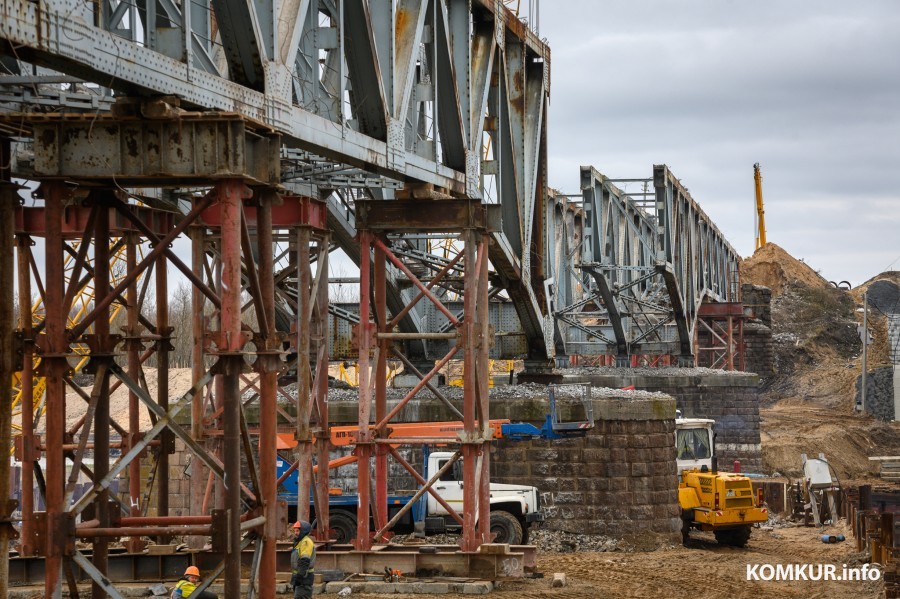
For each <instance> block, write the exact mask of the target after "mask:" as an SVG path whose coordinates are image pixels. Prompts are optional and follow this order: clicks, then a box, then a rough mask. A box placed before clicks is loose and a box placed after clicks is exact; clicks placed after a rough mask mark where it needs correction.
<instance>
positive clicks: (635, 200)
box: [553, 165, 740, 366]
mask: <svg viewBox="0 0 900 599" xmlns="http://www.w3.org/2000/svg"><path fill="white" fill-rule="evenodd" d="M616 183H619V184H620V185H621V184H627V185H630V186H632V187H634V186H637V187H638V188H639V189H638V191H634V192H625V191H623V190H622V189H620V188H619V187H618V186H617V185H616ZM581 191H582V198H581V202H569V201H568V200H567V198H565V197H563V196H559V197H556V198H555V200H556V201H555V205H556V209H555V214H556V225H555V226H556V231H558V234H556V235H555V240H556V258H557V262H556V263H555V264H554V265H553V268H554V272H555V273H556V275H557V276H556V279H555V281H556V282H557V287H556V289H555V290H554V291H555V293H554V296H553V300H554V306H553V310H554V316H555V318H556V323H557V332H558V336H559V337H558V338H559V339H560V341H561V344H562V346H563V349H564V351H565V353H567V354H575V355H582V356H585V355H586V356H591V355H594V356H596V355H612V356H615V359H616V362H617V364H619V365H621V366H625V365H629V364H632V363H633V360H632V357H633V356H636V355H673V356H677V357H678V359H679V361H681V362H682V363H690V364H693V363H694V361H695V355H696V350H695V347H694V346H695V341H694V340H695V338H696V335H697V331H698V326H699V325H698V322H699V318H700V315H701V310H700V307H701V305H702V304H703V303H704V302H734V301H736V299H737V297H738V293H739V285H738V265H739V263H740V257H739V255H738V254H737V252H736V251H735V250H734V248H732V247H731V245H730V244H729V243H728V242H727V241H726V239H725V237H724V235H722V233H721V231H719V229H718V228H717V227H716V226H715V224H713V222H712V221H711V220H710V218H709V217H708V216H707V215H706V214H705V213H704V212H703V210H702V209H700V206H699V205H698V204H697V202H696V201H695V200H694V199H693V198H691V196H690V194H689V193H688V191H687V190H686V189H685V188H684V187H683V186H682V185H681V183H680V182H679V181H678V179H677V178H676V177H675V176H674V175H673V174H672V172H671V171H670V170H669V168H668V167H667V166H665V165H657V166H654V168H653V177H652V178H647V179H619V180H615V179H610V178H608V177H606V176H604V175H602V174H601V173H599V172H598V171H597V170H596V169H594V168H592V167H582V168H581ZM567 273H568V275H569V276H566V274H567Z"/></svg>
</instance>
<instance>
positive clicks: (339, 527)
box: [328, 511, 356, 544]
mask: <svg viewBox="0 0 900 599" xmlns="http://www.w3.org/2000/svg"><path fill="white" fill-rule="evenodd" d="M328 526H329V527H330V528H331V530H333V531H334V538H335V540H336V541H337V542H338V543H341V544H343V543H349V542H350V541H352V540H353V539H355V538H356V516H354V515H353V514H351V513H350V512H345V511H334V512H331V513H330V514H329V515H328Z"/></svg>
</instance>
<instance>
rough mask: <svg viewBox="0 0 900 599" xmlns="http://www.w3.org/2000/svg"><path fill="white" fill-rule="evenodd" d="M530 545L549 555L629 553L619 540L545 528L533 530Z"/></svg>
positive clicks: (530, 535)
mask: <svg viewBox="0 0 900 599" xmlns="http://www.w3.org/2000/svg"><path fill="white" fill-rule="evenodd" d="M528 537H529V538H528V544H529V545H535V546H537V548H538V550H539V551H544V552H548V553H573V552H575V551H627V550H628V548H627V547H626V546H624V545H623V543H622V542H621V541H619V540H617V539H613V538H610V537H605V536H602V535H580V534H573V533H569V532H558V531H555V530H546V529H543V528H539V529H535V530H532V531H531V532H530V533H529V535H528Z"/></svg>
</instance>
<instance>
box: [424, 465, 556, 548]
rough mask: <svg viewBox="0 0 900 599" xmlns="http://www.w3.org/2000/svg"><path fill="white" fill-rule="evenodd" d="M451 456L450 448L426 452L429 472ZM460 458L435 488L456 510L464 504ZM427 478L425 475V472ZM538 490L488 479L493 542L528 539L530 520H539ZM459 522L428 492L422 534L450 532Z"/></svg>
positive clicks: (518, 542) (540, 518) (437, 468)
mask: <svg viewBox="0 0 900 599" xmlns="http://www.w3.org/2000/svg"><path fill="white" fill-rule="evenodd" d="M452 456H453V453H452V452H444V451H436V452H433V453H432V454H431V455H429V456H428V470H427V471H428V472H429V473H432V472H437V471H438V470H440V469H441V468H442V467H443V466H444V465H445V464H446V463H447V461H448V460H449V459H451V457H452ZM462 473H463V469H462V460H461V459H460V460H458V461H457V462H456V463H454V464H453V467H452V468H450V469H449V470H448V471H447V472H445V473H444V474H443V476H441V478H440V479H439V480H438V481H436V482H435V484H434V489H435V490H436V491H437V492H438V494H439V495H440V496H441V498H442V499H443V500H444V501H446V502H447V503H448V504H449V505H450V507H452V508H454V509H455V510H456V511H457V512H461V511H462V508H463V480H462V478H463V474H462ZM426 478H428V477H427V476H426ZM538 502H539V493H538V490H537V489H536V488H535V487H530V486H527V485H506V484H500V483H491V532H493V533H496V535H497V536H496V537H495V538H494V543H509V544H510V545H522V544H525V543H527V542H528V530H529V528H530V527H531V525H532V524H534V523H536V522H542V521H543V519H544V518H543V516H542V515H541V513H540V505H539V503H538ZM454 528H456V529H458V528H459V525H458V524H457V523H456V521H455V520H453V519H452V518H451V517H450V515H449V514H448V512H447V510H445V509H444V507H443V506H442V505H441V504H440V503H438V502H437V500H436V499H435V498H434V497H433V496H432V495H430V494H429V495H428V500H427V508H426V516H425V534H436V533H440V532H444V531H447V532H453V529H454Z"/></svg>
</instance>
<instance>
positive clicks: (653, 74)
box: [540, 0, 900, 284]
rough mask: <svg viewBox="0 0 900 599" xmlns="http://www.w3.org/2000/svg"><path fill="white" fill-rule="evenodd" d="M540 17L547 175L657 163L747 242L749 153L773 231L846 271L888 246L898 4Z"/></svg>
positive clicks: (746, 250) (561, 181)
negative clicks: (547, 50) (546, 89)
mask: <svg viewBox="0 0 900 599" xmlns="http://www.w3.org/2000/svg"><path fill="white" fill-rule="evenodd" d="M540 27H541V31H540V33H541V35H542V36H546V37H547V38H548V40H549V43H550V47H551V52H552V62H551V68H552V70H551V76H552V83H551V85H552V88H551V89H552V93H551V106H550V114H549V143H550V148H549V156H550V163H549V167H550V183H551V185H553V186H554V187H557V188H560V189H562V190H564V191H566V192H569V193H571V192H576V191H577V189H578V166H579V165H581V164H592V165H594V166H596V167H597V168H598V169H600V170H601V171H603V172H604V173H605V174H607V175H609V176H611V177H614V178H615V177H636V176H650V174H651V166H652V164H654V163H666V164H668V165H669V166H670V167H671V168H672V170H673V172H674V173H675V174H676V175H677V176H678V177H680V178H681V180H682V182H683V183H684V184H685V185H686V186H687V187H688V188H689V189H690V190H691V194H692V195H693V196H694V198H695V199H697V200H698V201H699V202H700V204H701V206H702V207H703V209H704V210H705V211H706V212H707V213H708V214H709V215H710V216H711V217H712V218H713V219H714V220H715V221H716V223H717V224H718V225H719V227H720V229H721V230H722V231H723V232H724V233H725V234H726V235H727V236H728V237H729V240H730V241H731V242H732V244H733V245H734V246H735V247H736V248H737V249H738V250H739V251H740V252H741V253H743V254H745V255H749V254H750V253H751V252H752V249H753V213H754V209H753V180H752V165H753V163H754V162H760V163H761V164H762V167H763V177H764V182H763V191H764V196H765V200H766V218H767V225H768V227H767V228H768V237H769V240H770V241H773V242H775V243H778V244H779V245H781V246H783V247H784V248H785V249H787V250H788V251H790V252H791V253H793V254H795V255H797V256H798V257H803V258H804V259H805V260H806V261H807V262H808V263H810V264H811V265H812V266H813V267H814V268H816V269H819V270H821V271H822V274H823V275H824V276H826V277H827V278H829V279H847V280H850V281H851V282H853V283H854V284H858V283H860V282H862V281H864V280H865V279H867V278H869V277H870V276H872V275H874V274H876V273H878V272H880V271H881V270H882V269H884V268H885V267H887V266H888V265H889V264H890V263H891V262H892V261H894V260H895V259H897V258H898V257H900V235H898V230H900V192H898V187H897V185H896V184H895V183H894V181H893V179H894V177H893V176H892V174H893V173H895V172H896V171H897V168H898V164H900V35H897V31H900V3H896V2H891V1H881V2H874V1H869V2H861V3H846V2H835V1H826V2H822V1H813V0H796V1H793V2H775V1H763V2H752V3H750V2H736V1H723V0H705V1H692V2H686V1H679V0H665V1H643V2H625V1H605V2H602V3H601V2H590V1H575V2H569V1H567V2H555V3H552V4H551V3H549V2H545V3H544V4H543V6H542V13H541V21H540ZM898 264H900V263H898ZM894 267H895V268H897V267H898V265H896V264H895V266H894Z"/></svg>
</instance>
